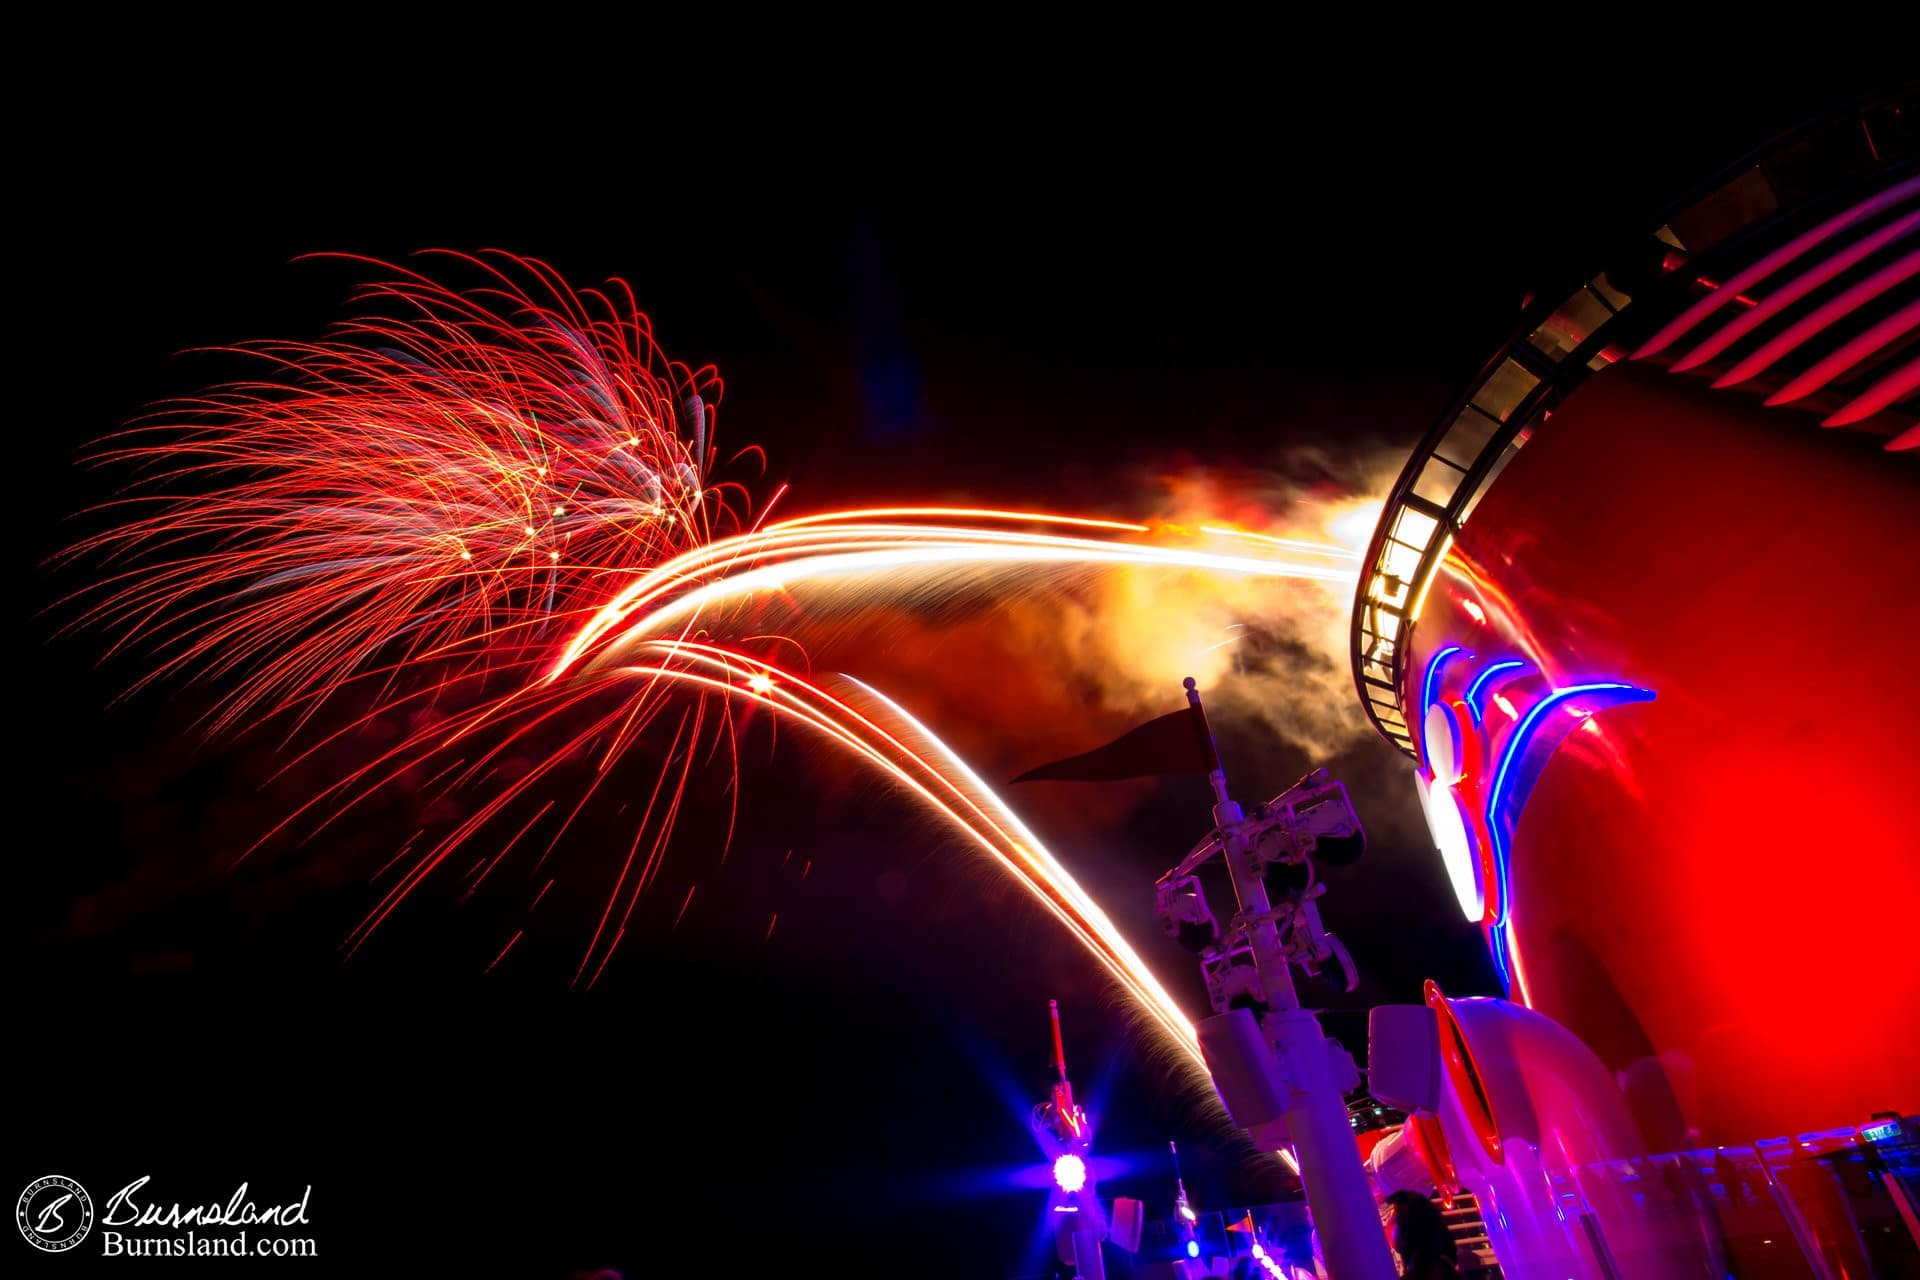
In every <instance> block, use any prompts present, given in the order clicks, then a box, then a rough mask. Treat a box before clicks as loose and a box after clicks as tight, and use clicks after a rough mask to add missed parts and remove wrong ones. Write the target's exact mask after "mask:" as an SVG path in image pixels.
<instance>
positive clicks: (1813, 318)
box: [1713, 251, 1920, 387]
mask: <svg viewBox="0 0 1920 1280" xmlns="http://www.w3.org/2000/svg"><path fill="white" fill-rule="evenodd" d="M1917 275H1920V251H1917V252H1914V253H1910V254H1908V255H1907V256H1906V257H1904V258H1901V259H1900V260H1899V261H1898V262H1894V263H1891V264H1889V265H1888V266H1885V267H1882V268H1881V269H1880V270H1878V271H1876V272H1874V273H1873V274H1872V275H1870V276H1868V277H1867V278H1866V279H1865V280H1862V281H1860V283H1858V284H1856V285H1854V286H1853V287H1852V288H1850V289H1848V290H1846V291H1845V292H1843V293H1841V294H1839V295H1838V296H1836V297H1834V298H1831V299H1829V300H1828V301H1826V302H1823V303H1821V304H1820V305H1819V306H1817V307H1815V308H1814V309H1813V310H1812V311H1809V312H1808V313H1807V314H1806V315H1804V316H1801V317H1800V318H1799V319H1798V320H1795V321H1794V322H1793V323H1792V324H1790V325H1788V326H1787V327H1786V328H1785V329H1782V330H1781V331H1780V332H1779V333H1777V334H1775V335H1774V336H1773V337H1772V338H1769V339H1768V340H1767V341H1766V342H1764V343H1762V344H1761V346H1760V348H1759V349H1758V350H1757V351H1755V352H1754V353H1753V354H1751V355H1749V356H1747V357H1746V358H1745V359H1743V360H1741V361H1740V362H1739V363H1738V364H1736V365H1734V366H1733V368H1731V369H1729V370H1727V371H1726V372H1725V373H1723V374H1721V375H1720V376H1719V377H1717V378H1715V379H1714V380H1713V385H1714V386H1716V387H1731V386H1733V385H1734V384H1736V383H1740V382H1745V381H1746V380H1747V379H1748V378H1751V377H1753V376H1754V375H1756V374H1760V373H1764V372H1766V371H1767V370H1768V369H1770V368H1772V367H1773V365H1774V364H1775V362H1777V361H1778V360H1779V359H1780V358H1781V357H1782V356H1784V355H1786V354H1788V353H1789V352H1792V351H1795V350H1797V349H1799V347H1800V346H1801V345H1802V344H1804V343H1805V342H1806V341H1807V339H1809V338H1811V337H1813V336H1814V335H1815V334H1817V333H1820V332H1821V331H1822V330H1824V329H1826V328H1827V327H1828V326H1830V325H1832V324H1833V323H1834V322H1835V321H1837V320H1844V319H1845V318H1846V317H1848V316H1850V315H1852V314H1853V313H1854V312H1856V311H1858V310H1859V309H1860V308H1861V307H1863V306H1865V305H1866V304H1867V303H1869V302H1872V301H1873V300H1874V299H1875V298H1877V297H1879V296H1880V295H1881V294H1883V293H1885V292H1886V291H1887V290H1889V289H1891V288H1893V287H1894V286H1895V285H1897V284H1904V283H1905V282H1906V281H1908V280H1911V279H1913V277H1915V276H1917Z"/></svg>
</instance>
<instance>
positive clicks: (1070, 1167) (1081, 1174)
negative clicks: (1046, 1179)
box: [1053, 1152, 1087, 1193]
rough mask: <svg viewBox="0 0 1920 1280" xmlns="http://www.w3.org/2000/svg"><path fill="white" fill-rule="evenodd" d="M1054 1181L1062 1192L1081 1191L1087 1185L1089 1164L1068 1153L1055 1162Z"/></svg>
mask: <svg viewBox="0 0 1920 1280" xmlns="http://www.w3.org/2000/svg"><path fill="white" fill-rule="evenodd" d="M1053 1180H1054V1182H1055V1183H1056V1184H1058V1185H1059V1187H1060V1189H1061V1190H1062V1191H1066V1192H1069V1193H1071V1192H1075V1191H1078V1190H1080V1189H1081V1188H1082V1187H1084V1186H1086V1185H1087V1162H1086V1161H1085V1160H1082V1159H1081V1158H1080V1157H1079V1156H1076V1155H1074V1154H1073V1153H1072V1152H1068V1153H1067V1154H1066V1155H1064V1156H1061V1157H1060V1158H1059V1159H1058V1160H1055V1161H1054V1162H1053Z"/></svg>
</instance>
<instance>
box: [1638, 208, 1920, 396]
mask: <svg viewBox="0 0 1920 1280" xmlns="http://www.w3.org/2000/svg"><path fill="white" fill-rule="evenodd" d="M1915 194H1920V178H1909V179H1907V180H1906V181H1905V182H1902V183H1900V184H1899V185H1898V186H1895V187H1890V188H1888V189H1887V190H1885V191H1882V192H1881V193H1880V194H1879V195H1877V196H1872V197H1870V198H1868V199H1866V200H1862V201H1861V202H1860V203H1859V204H1857V205H1855V206H1853V208H1851V209H1848V210H1847V211H1845V212H1844V213H1838V214H1835V215H1834V216H1833V217H1831V218H1828V219H1827V220H1826V221H1825V222H1823V223H1821V224H1820V225H1819V226H1817V227H1814V228H1813V229H1812V230H1810V231H1805V232H1802V233H1801V234H1800V235H1797V236H1795V237H1794V238H1793V239H1791V240H1789V241H1787V243H1785V244H1783V245H1781V246H1780V247H1779V248H1778V249H1775V250H1774V251H1773V252H1772V253H1770V254H1768V255H1767V256H1766V257H1764V258H1762V259H1760V261H1758V262H1756V263H1754V264H1753V265H1752V266H1750V267H1748V268H1747V269H1746V270H1744V271H1741V272H1740V273H1738V274H1737V275H1735V276H1734V277H1733V279H1731V280H1729V281H1727V285H1726V288H1724V289H1719V290H1716V291H1715V292H1713V293H1710V294H1708V295H1707V296H1706V297H1704V298H1702V299H1700V300H1699V301H1698V302H1696V303H1694V304H1693V305H1692V306H1690V307H1688V308H1687V309H1686V310H1685V311H1683V312H1681V313H1680V314H1679V315H1678V316H1675V317H1674V318H1673V319H1672V320H1669V321H1668V322H1667V323H1666V324H1665V325H1664V326H1663V327H1662V328H1661V329H1660V331H1659V332H1658V333H1655V334H1654V335H1653V336H1652V337H1651V338H1649V339H1647V340H1646V341H1645V342H1644V343H1642V344H1640V348H1639V350H1637V351H1635V352H1634V353H1633V358H1634V359H1635V360H1645V359H1646V358H1647V357H1648V356H1654V355H1658V354H1660V353H1661V352H1662V351H1665V350H1666V349H1667V348H1668V347H1669V346H1671V345H1672V344H1673V342H1674V340H1675V339H1677V338H1679V337H1680V336H1681V335H1682V334H1685V333H1687V332H1688V331H1689V330H1691V329H1692V328H1693V327H1694V326H1695V325H1697V324H1699V323H1700V322H1701V321H1702V320H1704V319H1706V318H1707V317H1708V316H1710V315H1712V314H1713V313H1714V312H1716V311H1718V310H1719V309H1720V308H1721V307H1724V306H1725V305H1727V303H1729V302H1731V301H1733V299H1734V297H1735V296H1737V293H1738V291H1739V290H1742V289H1746V288H1748V287H1749V286H1751V285H1754V284H1757V283H1759V282H1760V281H1762V280H1764V279H1766V278H1767V277H1768V276H1770V275H1772V274H1773V273H1774V272H1775V271H1778V270H1779V269H1780V268H1781V267H1784V266H1786V265H1787V264H1788V263H1789V262H1792V261H1793V260H1794V259H1796V258H1798V257H1799V256H1800V255H1801V254H1803V253H1805V252H1806V251H1807V250H1809V249H1811V248H1813V247H1814V246H1815V245H1817V244H1819V243H1821V242H1822V241H1824V240H1826V239H1828V238H1829V237H1830V236H1832V235H1833V234H1834V233H1835V232H1838V231H1844V230H1846V229H1847V228H1848V227H1850V226H1852V225H1853V224H1854V223H1856V222H1859V221H1861V220H1862V219H1864V218H1870V217H1872V216H1873V215H1874V214H1876V213H1878V212H1880V211H1881V210H1882V209H1887V208H1891V207H1892V206H1894V205H1896V204H1899V203H1900V202H1901V201H1902V200H1905V199H1907V198H1908V197H1909V196H1912V195H1915Z"/></svg>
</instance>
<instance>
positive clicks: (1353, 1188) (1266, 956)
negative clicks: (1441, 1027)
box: [1186, 679, 1398, 1280]
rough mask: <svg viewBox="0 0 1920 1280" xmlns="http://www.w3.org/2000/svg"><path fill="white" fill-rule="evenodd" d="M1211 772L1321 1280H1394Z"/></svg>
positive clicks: (1235, 825) (1324, 1073) (1342, 1117)
mask: <svg viewBox="0 0 1920 1280" xmlns="http://www.w3.org/2000/svg"><path fill="white" fill-rule="evenodd" d="M1186 688H1187V700H1188V702H1189V703H1190V704H1191V705H1193V706H1196V707H1197V706H1199V705H1200V693H1199V690H1198V689H1197V688H1196V687H1195V684H1194V682H1193V680H1192V679H1188V680H1187V682H1186ZM1213 765H1214V768H1213V772H1212V773H1211V774H1210V775H1209V781H1211V782H1212V783H1213V796H1214V805H1213V822H1214V825H1215V826H1216V827H1217V828H1219V831H1220V838H1221V844H1222V846H1223V848H1222V856H1223V857H1224V859H1225V860H1226V864H1227V873H1228V875H1229V876H1231V877H1232V880H1233V896H1234V899H1235V901H1236V902H1237V903H1238V904H1239V908H1240V914H1241V916H1242V918H1244V919H1248V920H1252V921H1255V922H1256V923H1254V924H1253V926H1252V930H1251V932H1252V937H1251V939H1250V941H1251V942H1252V944H1253V966H1254V971H1255V972H1256V973H1258V974H1259V975H1260V986H1261V988H1262V990H1264V991H1265V993H1266V998H1267V1005H1268V1008H1269V1012H1268V1013H1267V1015H1266V1017H1265V1019H1264V1020H1263V1021H1262V1022H1261V1024H1260V1025H1261V1030H1262V1031H1263V1032H1265V1033H1266V1037H1267V1042H1268V1043H1269V1044H1270V1045H1272V1046H1273V1051H1274V1060H1275V1062H1276V1063H1277V1064H1278V1066H1279V1070H1280V1075H1281V1079H1280V1081H1279V1082H1278V1083H1279V1084H1280V1085H1281V1087H1282V1089H1283V1090H1284V1096H1285V1098H1286V1099H1287V1105H1286V1109H1285V1111H1283V1112H1282V1113H1281V1114H1282V1118H1283V1119H1284V1120H1285V1121H1286V1125H1287V1134H1288V1136H1289V1137H1291V1138H1292V1140H1293V1145H1294V1150H1295V1151H1296V1152H1297V1153H1298V1154H1299V1157H1300V1181H1301V1182H1302V1183H1303V1184H1305V1186H1306V1190H1307V1207H1308V1208H1309V1209H1310V1210H1312V1212H1313V1225H1314V1230H1315V1232H1316V1233H1317V1234H1318V1236H1319V1237H1320V1254H1321V1257H1322V1258H1324V1259H1325V1260H1326V1264H1327V1274H1328V1275H1329V1276H1330V1277H1331V1278H1332V1280H1397V1275H1398V1273H1397V1272H1396V1271H1395V1269H1394V1265H1393V1259H1392V1258H1391V1257H1390V1256H1389V1254H1388V1251H1387V1236H1386V1232H1385V1231H1383V1230H1382V1229H1381V1226H1380V1211H1379V1209H1378V1208H1376V1207H1375V1204H1374V1199H1373V1188H1372V1187H1371V1186H1370V1185H1369V1184H1368V1182H1367V1174H1366V1170H1365V1169H1364V1168H1362V1167H1361V1164H1360V1147H1359V1144H1357V1143H1356V1142H1355V1141H1354V1137H1353V1130H1352V1128H1351V1127H1349V1126H1348V1124H1347V1104H1346V1100H1345V1099H1344V1098H1343V1097H1341V1095H1340V1091H1339V1089H1338V1088H1336V1087H1335V1085H1334V1079H1333V1067H1332V1065H1331V1063H1330V1062H1329V1061H1328V1057H1327V1043H1326V1036H1325V1035H1324V1034H1323V1033H1322V1032H1321V1030H1320V1020H1319V1019H1318V1018H1316V1017H1314V1016H1313V1014H1312V1013H1311V1012H1310V1011H1309V1010H1306V1009H1302V1008H1301V1007H1300V997H1299V994H1298V993H1297V992H1296V991H1295V990H1294V987H1293V974H1292V972H1291V971H1290V970H1289V969H1288V967H1287V958H1286V952H1285V950H1284V949H1283V948H1282V947H1281V945H1280V931H1279V929H1278V928H1277V927H1276V926H1275V924H1274V922H1273V920H1272V919H1271V918H1269V917H1270V916H1271V914H1272V911H1273V903H1272V902H1271V900H1269V899H1268V897H1267V885H1266V881H1265V880H1264V879H1263V878H1262V877H1261V874H1260V866H1259V863H1258V862H1257V861H1256V860H1255V858H1254V856H1253V850H1252V849H1251V848H1250V847H1249V845H1248V842H1247V837H1246V831H1245V825H1244V824H1245V822H1246V813H1245V812H1244V811H1243V810H1242V809H1241V808H1240V806H1239V804H1238V803H1236V802H1235V801H1234V799H1233V798H1232V796H1231V795H1229V794H1228V791H1227V774H1226V771H1225V770H1224V769H1222V768H1221V767H1220V763H1219V758H1218V756H1217V754H1216V756H1215V758H1214V761H1213Z"/></svg>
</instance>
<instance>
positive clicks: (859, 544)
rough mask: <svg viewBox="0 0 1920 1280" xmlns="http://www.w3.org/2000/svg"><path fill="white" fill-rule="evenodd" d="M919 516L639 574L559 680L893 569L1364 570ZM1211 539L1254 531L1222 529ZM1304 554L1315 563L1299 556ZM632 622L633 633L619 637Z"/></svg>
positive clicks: (803, 531) (1312, 551) (798, 523)
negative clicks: (773, 602)
mask: <svg viewBox="0 0 1920 1280" xmlns="http://www.w3.org/2000/svg"><path fill="white" fill-rule="evenodd" d="M910 510H912V511H913V512H914V513H915V514H917V515H919V516H921V517H922V520H921V522H919V523H914V524H907V523H877V522H873V521H870V520H868V519H866V517H868V516H874V515H886V514H891V512H890V511H888V510H885V509H883V510H880V511H846V512H835V513H832V514H830V515H825V516H813V517H807V518H804V519H800V520H787V521H781V522H779V523H777V524H771V525H768V526H766V527H765V528H762V529H756V530H752V531H749V532H747V533H742V534H738V535H735V536H733V537H729V538H722V539H719V540H717V541H714V542H712V543H709V544H707V545H706V546H702V547H696V548H694V549H692V550H690V551H688V552H686V553H684V554H682V555H681V556H679V557H677V558H675V559H674V560H670V561H668V562H666V563H664V564H662V565H660V566H658V567H657V568H655V569H653V570H651V571H649V572H647V573H646V574H644V575H642V576H640V577H639V578H638V579H637V580H636V581H634V582H633V583H632V584H630V585H629V586H628V587H626V588H625V589H624V590H622V591H621V592H620V593H619V594H618V595H617V596H615V597H614V598H613V599H612V600H611V601H610V602H608V604H607V605H606V606H605V607H604V608H602V609H601V610H600V611H599V612H598V613H597V614H596V615H595V616H594V618H593V619H592V621H590V622H589V623H588V624H587V625H586V626H585V627H583V628H581V630H580V632H579V633H578V634H577V635H575V636H574V637H573V638H572V639H571V640H570V641H568V642H567V645H566V647H565V648H564V649H562V651H561V655H560V658H559V660H558V662H556V663H555V665H554V668H553V670H552V672H550V673H549V678H553V677H557V676H559V675H561V674H563V673H564V672H565V671H566V670H567V669H568V668H569V667H571V666H572V665H573V664H574V663H575V662H577V661H578V660H579V659H580V658H581V656H582V655H583V654H585V653H587V652H588V651H589V650H590V649H593V648H594V647H595V646H597V645H601V644H602V643H603V642H604V653H605V655H607V660H614V659H617V657H618V654H619V652H620V650H621V649H622V647H623V646H624V645H625V644H626V643H629V642H632V641H636V640H644V639H646V638H648V637H650V636H654V635H658V634H660V633H661V632H664V631H667V630H668V629H669V628H671V627H672V626H673V625H674V624H675V623H677V622H684V621H685V620H690V619H692V618H694V617H696V616H698V615H699V614H701V613H702V611H704V610H707V609H709V608H711V607H713V606H718V605H726V604H733V603H738V602H741V601H744V600H745V599H746V598H747V597H750V596H752V595H753V594H755V593H757V592H766V591H782V590H786V589H788V588H790V587H792V586H795V585H798V584H800V583H803V582H809V581H823V580H831V579H844V578H859V579H862V580H863V581H871V580H873V579H876V578H880V577H884V576H888V575H893V574H915V575H937V574H939V573H941V572H942V571H945V570H950V569H966V570H978V569H981V568H983V567H988V566H1044V565H1056V566H1057V565H1071V566H1076V567H1087V566H1097V565H1134V566H1142V567H1154V568H1164V569H1197V570H1204V571H1207V572H1211V573H1217V574H1235V575H1243V576H1252V577H1273V578H1299V579H1310V580H1317V581H1322V582H1338V583H1343V584H1348V583H1352V582H1353V581H1355V579H1356V570H1355V569H1354V567H1353V566H1352V565H1351V564H1337V565H1329V564H1325V563H1322V562H1321V559H1320V558H1328V559H1335V560H1348V559H1351V558H1352V554H1353V553H1352V552H1350V551H1347V550H1346V549H1344V548H1341V547H1334V546H1321V545H1316V544H1311V543H1304V542H1297V541H1292V540H1284V539H1268V540H1267V541H1270V542H1273V543H1276V544H1279V545H1281V546H1284V547H1285V548H1286V549H1287V550H1289V551H1290V552H1292V553H1293V557H1292V558H1289V559H1281V558H1278V557H1277V556H1271V555H1268V556H1248V555H1227V554H1222V553H1220V552H1217V551H1209V550H1205V549H1200V548H1194V547H1174V546H1160V545H1153V544H1143V543H1132V542H1118V541H1112V540H1104V541H1103V540H1096V539H1092V538H1087V537H1077V536H1075V537H1069V536H1063V535H1060V534H1052V533H1035V532H1028V531H1023V530H1009V529H1000V528H993V527H986V526H983V527H966V526H957V525H948V524H942V523H939V522H938V521H939V519H940V518H941V517H949V516H952V517H967V518H971V519H976V520H995V521H1003V522H1006V521H1016V520H1018V521H1029V522H1032V523H1037V524H1043V525H1044V524H1054V525H1066V526H1078V527H1089V526H1091V527H1096V528H1104V529H1111V530H1115V531H1118V532H1122V533H1136V532H1137V533H1145V532H1147V531H1148V526H1145V525H1129V524H1121V523H1119V522H1117V521H1092V520H1088V519H1085V518H1081V517H1073V516H1059V515H1052V514H1045V513H1035V512H1011V511H992V510H981V509H977V508H975V509H955V510H946V509H942V508H938V507H923V508H913V509H910ZM1207 532H1209V533H1223V534H1236V535H1237V536H1241V537H1246V536H1248V535H1246V534H1239V533H1238V531H1234V530H1224V529H1214V528H1209V529H1208V530H1207ZM1303 551H1304V552H1305V553H1306V554H1308V555H1312V556H1314V557H1317V558H1316V559H1303V558H1300V553H1301V552H1303ZM623 624H624V629H623V630H621V631H620V632H619V633H618V634H617V635H616V634H614V632H615V629H616V628H620V627H622V625H623ZM609 637H611V639H609Z"/></svg>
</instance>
